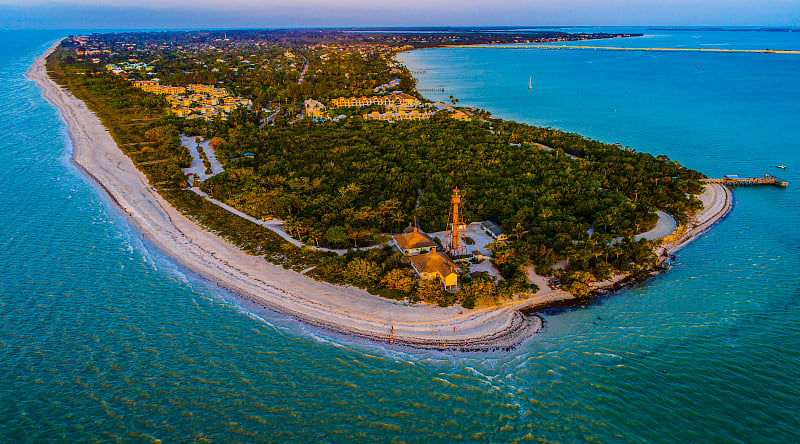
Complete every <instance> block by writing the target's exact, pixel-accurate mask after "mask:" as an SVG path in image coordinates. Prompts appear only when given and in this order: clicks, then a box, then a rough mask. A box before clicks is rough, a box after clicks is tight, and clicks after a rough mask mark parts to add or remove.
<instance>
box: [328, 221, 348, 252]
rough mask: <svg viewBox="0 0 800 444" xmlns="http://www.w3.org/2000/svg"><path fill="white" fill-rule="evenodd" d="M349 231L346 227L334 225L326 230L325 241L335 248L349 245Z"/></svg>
mask: <svg viewBox="0 0 800 444" xmlns="http://www.w3.org/2000/svg"><path fill="white" fill-rule="evenodd" d="M347 239H348V236H347V232H346V231H345V230H344V227H341V226H339V225H336V226H333V227H331V228H329V229H328V231H326V232H325V241H327V243H328V245H329V246H331V247H333V248H341V247H344V246H345V245H347Z"/></svg>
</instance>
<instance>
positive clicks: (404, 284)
mask: <svg viewBox="0 0 800 444" xmlns="http://www.w3.org/2000/svg"><path fill="white" fill-rule="evenodd" d="M381 283H382V284H383V285H385V286H386V287H387V288H390V289H392V290H395V291H399V292H400V293H405V294H408V293H411V292H412V291H414V287H415V286H416V284H417V283H416V280H415V279H414V278H413V277H412V276H411V272H410V271H409V270H408V269H404V268H395V269H393V270H390V271H389V272H388V273H386V275H385V276H384V277H383V279H382V280H381Z"/></svg>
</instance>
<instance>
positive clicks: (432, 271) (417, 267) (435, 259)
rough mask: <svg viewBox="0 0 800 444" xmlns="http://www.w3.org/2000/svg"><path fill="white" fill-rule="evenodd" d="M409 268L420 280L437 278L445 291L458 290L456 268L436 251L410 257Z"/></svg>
mask: <svg viewBox="0 0 800 444" xmlns="http://www.w3.org/2000/svg"><path fill="white" fill-rule="evenodd" d="M411 268H413V269H414V272H415V273H416V274H417V276H419V277H420V278H421V279H435V278H438V279H439V282H441V284H442V287H444V289H445V290H457V289H458V274H457V271H458V266H457V265H456V264H455V263H454V262H453V261H451V260H450V258H449V257H447V255H446V254H444V253H440V252H438V251H431V252H430V253H425V254H420V255H417V256H412V257H411Z"/></svg>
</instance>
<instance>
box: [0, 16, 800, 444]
mask: <svg viewBox="0 0 800 444" xmlns="http://www.w3.org/2000/svg"><path fill="white" fill-rule="evenodd" d="M644 32H648V31H646V30H645V31H644ZM653 33H654V34H658V36H656V37H646V38H643V39H641V40H645V39H649V40H651V41H653V44H652V45H650V44H648V46H667V45H670V44H672V45H675V46H678V45H683V46H684V47H693V46H695V45H698V44H706V45H720V44H727V45H730V46H731V47H746V48H761V47H762V46H763V47H773V46H775V47H778V44H781V45H783V47H784V48H786V47H789V48H793V49H800V35H797V34H798V33H793V34H794V35H778V34H779V33H738V32H700V31H691V32H686V31H674V32H667V31H653ZM66 34H69V32H64V33H53V32H25V31H22V32H19V31H15V32H0V43H2V45H0V79H2V83H0V110H1V111H0V131H2V137H0V161H2V163H0V164H2V165H3V166H4V168H5V173H4V174H3V175H1V176H0V185H2V190H3V193H2V194H0V233H2V235H0V248H2V249H3V255H2V256H1V257H0V270H2V274H0V359H1V360H2V361H1V362H2V363H3V366H2V371H1V373H0V418H2V419H0V425H2V428H0V430H2V431H0V437H2V440H4V441H5V440H7V441H20V440H25V441H33V440H36V441H63V440H89V439H97V440H102V441H110V440H118V439H119V440H123V439H127V440H134V441H140V440H142V441H143V440H148V439H151V438H152V439H160V440H170V441H181V440H182V441H197V440H199V439H200V438H202V437H207V438H211V439H213V440H217V441H231V440H241V441H246V442H249V441H257V440H267V441H291V442H308V441H320V440H321V441H330V442H342V441H349V442H352V441H359V442H361V441H372V440H389V439H392V438H395V437H400V438H403V439H404V440H407V441H446V442H450V441H453V440H456V439H459V438H461V439H463V440H465V441H492V442H496V441H511V440H515V439H521V440H534V439H544V440H550V441H577V440H582V439H595V440H599V441H602V442H608V441H634V442H641V441H676V440H677V441H686V440H692V441H753V440H756V439H760V440H765V441H789V440H792V439H793V438H794V436H795V430H796V428H797V426H798V420H797V418H798V414H800V390H798V388H797V385H796V382H795V381H796V380H797V379H798V377H800V370H798V356H800V339H798V338H800V335H799V334H800V309H798V301H800V285H798V284H799V283H800V272H798V270H799V269H800V254H799V253H800V228H798V227H800V216H798V212H797V208H798V207H799V205H798V204H800V197H799V195H798V191H797V190H798V186H800V180H799V179H800V175H799V174H798V173H797V171H798V168H800V149H798V147H799V146H800V130H799V129H798V127H797V125H796V124H795V122H796V121H797V118H798V116H800V105H798V103H797V101H796V98H797V97H799V96H800V95H798V93H800V91H798V89H800V85H798V82H797V77H796V76H797V72H800V70H798V68H800V56H779V55H774V54H763V55H762V54H753V55H731V54H670V53H634V52H624V53H610V52H579V51H571V52H566V51H520V50H472V49H437V50H423V51H415V52H412V53H410V54H404V55H403V56H402V57H401V58H402V59H403V60H405V61H406V62H407V63H408V64H409V66H410V67H412V69H415V70H417V69H425V70H427V71H428V74H425V75H421V76H420V85H419V86H420V87H423V88H427V87H444V88H446V89H447V92H446V93H445V94H444V95H443V97H442V98H444V99H447V96H449V95H450V94H453V95H455V96H456V97H458V98H459V99H460V101H461V103H462V104H464V105H475V106H482V107H486V108H487V109H489V110H491V111H492V112H493V113H495V114H496V115H498V116H500V117H506V118H514V119H518V120H520V121H525V122H530V123H536V124H542V125H551V126H554V127H558V128H562V129H567V130H571V131H577V132H580V133H582V134H586V135H588V136H590V137H594V138H598V139H601V140H604V141H609V142H619V143H621V144H623V145H629V146H631V147H633V148H634V149H637V150H640V151H647V152H651V153H655V154H662V153H663V154H667V155H669V156H670V157H671V158H673V159H674V160H678V161H679V162H681V163H682V164H684V165H687V166H689V167H692V168H696V169H699V170H700V171H702V172H704V173H706V174H708V175H709V176H719V175H722V174H740V175H743V176H744V175H762V174H764V173H775V174H778V175H779V176H781V177H784V178H785V179H786V180H788V181H789V182H790V186H789V188H787V189H786V190H780V189H776V188H771V187H763V188H742V189H737V190H736V191H735V193H734V195H735V207H734V210H733V211H732V212H731V213H730V215H729V216H728V217H727V218H725V219H724V220H723V221H722V222H721V223H720V224H719V225H718V226H717V227H715V228H714V229H713V230H712V231H711V232H709V233H707V234H706V235H705V236H703V237H702V238H700V239H699V240H698V241H696V242H694V243H693V244H691V245H690V246H688V247H687V248H685V249H683V250H681V251H680V252H679V253H678V258H677V262H676V266H675V267H674V268H673V269H672V270H671V271H670V272H669V273H666V274H663V275H660V276H658V277H656V278H654V279H652V280H650V281H648V282H645V283H643V284H640V285H637V286H635V287H632V288H629V289H626V290H624V291H622V292H620V293H618V294H615V295H613V296H610V297H606V298H602V299H599V300H597V301H595V302H593V303H592V304H590V305H589V306H588V307H586V308H585V309H574V310H565V311H558V312H553V313H551V314H547V315H545V316H544V318H545V322H546V324H545V330H544V332H542V333H541V334H540V335H537V336H536V337H534V338H532V339H531V340H529V341H527V342H526V343H525V344H524V345H523V346H521V347H520V348H519V349H518V350H516V351H514V352H512V353H508V354H501V355H492V356H489V357H485V356H451V355H445V354H441V353H435V352H412V351H397V350H386V349H384V348H382V347H380V346H376V345H371V344H363V343H360V342H359V341H352V340H348V339H346V338H340V337H333V336H332V335H329V334H327V333H325V332H318V331H309V330H308V329H306V328H304V327H303V326H302V325H300V324H298V323H296V322H294V321H292V320H290V319H286V318H285V317H282V316H280V315H276V314H273V313H268V312H263V311H259V310H256V309H255V308H254V307H252V306H251V304H247V303H246V302H244V301H240V300H238V299H237V298H236V297H234V296H233V295H230V294H228V293H226V292H224V291H222V290H220V289H218V288H215V287H214V286H212V285H210V284H208V283H205V282H204V281H202V280H201V279H199V278H197V277H196V276H194V275H192V274H191V273H189V272H187V271H186V270H183V269H181V268H180V267H178V266H177V265H175V264H174V263H173V262H172V261H171V260H169V259H168V258H165V257H164V256H163V255H162V254H160V253H159V252H158V251H154V250H153V249H152V248H151V247H150V246H148V245H147V244H146V243H145V242H143V241H142V239H141V237H140V236H139V235H138V233H136V232H135V231H134V230H132V229H131V227H130V226H129V225H128V223H127V222H126V221H125V220H124V219H123V218H122V217H121V216H120V215H119V214H118V213H117V212H116V211H115V210H114V209H113V207H112V206H111V205H110V204H109V203H108V202H107V200H106V199H105V198H104V197H103V196H102V195H101V194H100V193H99V192H98V191H97V189H96V188H95V187H93V186H92V185H91V184H90V183H89V182H88V181H87V180H85V179H84V178H82V177H81V176H80V174H79V173H78V171H77V170H76V169H75V168H74V167H73V166H72V165H71V164H70V163H69V161H68V159H69V155H70V150H71V147H70V145H69V141H68V138H67V137H66V135H65V130H64V126H63V123H62V122H61V121H60V119H59V117H58V114H57V112H56V111H55V109H54V108H53V107H51V106H50V105H49V104H47V103H46V102H45V101H44V100H43V99H42V98H41V97H40V90H38V88H37V87H36V86H35V85H34V84H33V83H31V82H29V81H27V80H26V79H25V78H24V73H25V71H26V70H27V69H28V67H29V66H30V64H31V62H32V61H33V59H34V58H35V57H37V56H38V55H39V54H41V53H42V52H43V51H44V50H45V49H46V48H47V47H48V46H49V44H50V43H51V42H52V41H53V40H54V39H56V38H58V37H60V36H62V35H66ZM781 34H788V33H781ZM613 45H614V46H619V45H620V42H619V41H614V42H613ZM637 45H639V42H637V41H634V40H631V41H630V46H637ZM765 45H769V46H765ZM531 75H533V76H534V78H535V82H536V83H535V84H534V89H533V90H532V91H528V89H527V82H528V78H529V76H531ZM431 96H432V97H433V96H434V95H431ZM779 163H783V164H786V165H788V166H789V168H788V169H787V170H785V171H781V170H777V169H776V168H775V167H774V165H776V164H779ZM795 185H796V186H795Z"/></svg>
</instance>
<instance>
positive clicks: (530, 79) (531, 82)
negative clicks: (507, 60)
mask: <svg viewBox="0 0 800 444" xmlns="http://www.w3.org/2000/svg"><path fill="white" fill-rule="evenodd" d="M528 89H533V76H530V78H528Z"/></svg>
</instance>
